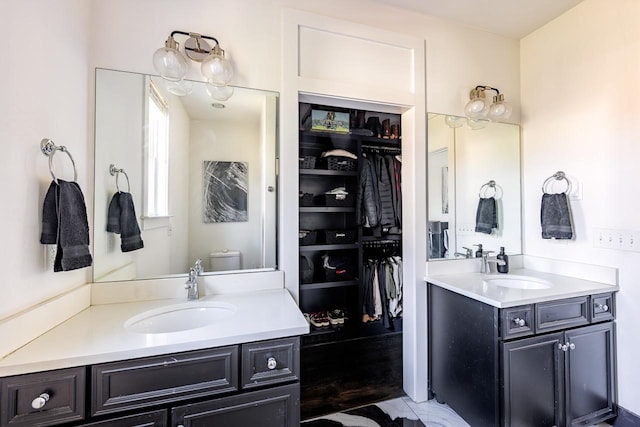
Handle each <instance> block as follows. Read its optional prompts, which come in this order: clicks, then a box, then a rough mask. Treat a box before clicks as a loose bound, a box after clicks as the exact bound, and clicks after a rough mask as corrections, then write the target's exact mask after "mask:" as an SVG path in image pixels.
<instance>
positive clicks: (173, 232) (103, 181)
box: [93, 69, 278, 282]
mask: <svg viewBox="0 0 640 427" xmlns="http://www.w3.org/2000/svg"><path fill="white" fill-rule="evenodd" d="M190 83H191V82H188V84H190ZM192 83H193V88H192V91H191V93H190V94H189V95H186V96H176V95H173V94H172V93H170V92H169V91H168V90H167V85H166V84H165V81H164V80H162V79H161V78H159V77H157V76H150V75H143V74H136V73H129V72H122V71H114V70H106V69H97V70H96V97H95V102H96V109H95V192H94V194H95V206H94V208H95V210H94V224H93V236H94V237H93V243H94V267H93V274H94V281H95V282H104V281H116V280H138V279H148V278H161V277H167V276H174V275H184V274H186V273H187V272H188V270H189V267H190V266H191V265H193V263H194V262H195V260H196V259H197V258H200V259H202V265H203V267H204V274H221V273H229V272H233V271H243V272H246V271H247V270H253V271H264V270H273V269H275V268H277V259H276V253H277V251H276V224H277V194H276V183H277V176H276V173H277V169H276V161H277V149H278V147H277V139H278V135H277V133H278V129H277V117H278V93H276V92H270V91H263V90H255V89H247V88H239V87H236V88H234V93H233V95H232V96H231V98H229V99H228V100H227V101H223V102H221V101H216V100H214V99H213V98H211V97H210V96H209V94H208V93H207V90H206V89H207V88H206V84H205V83H202V82H192ZM118 192H126V193H130V194H131V198H132V200H133V206H134V209H135V214H136V215H135V220H137V223H138V226H139V229H140V230H141V233H140V234H141V239H142V241H143V244H144V247H143V248H140V249H136V250H131V251H124V250H123V249H124V248H123V246H122V242H123V241H125V240H126V241H128V240H129V239H130V238H132V237H131V235H132V234H133V235H134V236H133V240H135V232H132V231H131V230H130V228H128V227H130V226H131V218H130V217H129V216H126V215H125V212H126V211H127V207H126V205H123V202H122V201H123V200H124V198H123V197H119V198H118V199H117V200H114V194H116V193H118ZM121 194H122V193H121ZM112 201H113V202H114V204H113V205H112ZM116 202H119V204H120V205H122V209H121V210H120V212H119V213H118V212H117V209H115V206H117V203H116ZM110 207H111V209H110ZM118 219H119V221H120V227H121V230H120V231H121V233H120V234H117V233H113V232H108V231H107V221H111V222H114V221H118ZM125 229H126V231H125ZM127 249H128V248H127Z"/></svg>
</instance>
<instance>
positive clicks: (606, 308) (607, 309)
mask: <svg viewBox="0 0 640 427" xmlns="http://www.w3.org/2000/svg"><path fill="white" fill-rule="evenodd" d="M596 308H598V309H600V310H602V311H609V306H608V305H607V304H596Z"/></svg>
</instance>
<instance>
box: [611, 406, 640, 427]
mask: <svg viewBox="0 0 640 427" xmlns="http://www.w3.org/2000/svg"><path fill="white" fill-rule="evenodd" d="M608 423H609V424H611V425H612V426H614V427H640V416H638V415H636V414H634V413H633V412H631V411H627V410H626V409H624V408H623V407H622V406H618V416H617V417H615V418H614V419H612V420H609V421H608Z"/></svg>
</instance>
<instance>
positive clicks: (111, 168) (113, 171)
mask: <svg viewBox="0 0 640 427" xmlns="http://www.w3.org/2000/svg"><path fill="white" fill-rule="evenodd" d="M121 172H122V173H123V174H124V177H125V178H127V193H131V184H130V183H129V175H127V173H126V172H125V171H124V169H118V168H116V167H115V166H114V165H113V163H112V164H110V165H109V173H110V174H111V176H115V177H116V189H117V190H118V193H120V186H119V185H118V177H119V176H120V173H121Z"/></svg>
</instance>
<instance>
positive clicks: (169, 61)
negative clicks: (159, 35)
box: [153, 36, 189, 82]
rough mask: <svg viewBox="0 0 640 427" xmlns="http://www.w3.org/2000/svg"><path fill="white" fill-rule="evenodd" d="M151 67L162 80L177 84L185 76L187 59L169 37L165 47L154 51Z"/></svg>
mask: <svg viewBox="0 0 640 427" xmlns="http://www.w3.org/2000/svg"><path fill="white" fill-rule="evenodd" d="M153 66H154V67H155V69H156V71H157V72H158V74H160V76H162V78H163V79H166V80H169V81H172V82H177V81H180V80H182V79H183V78H184V76H186V75H187V69H188V67H189V64H188V63H187V59H186V58H185V57H184V55H183V54H182V53H180V51H179V50H178V43H176V41H175V39H174V38H173V37H171V36H169V38H168V39H167V41H166V42H165V46H164V47H161V48H160V49H158V50H156V51H155V53H154V54H153Z"/></svg>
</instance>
